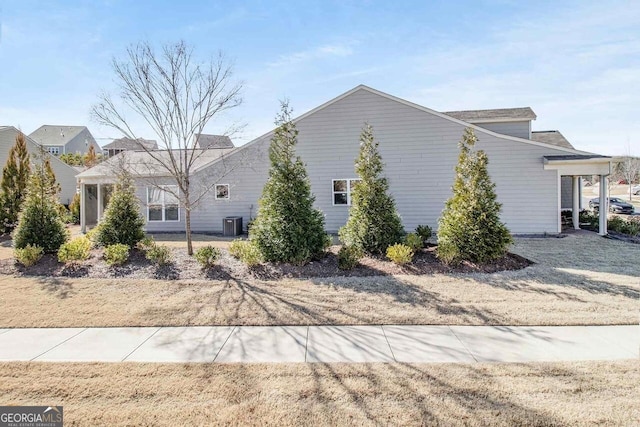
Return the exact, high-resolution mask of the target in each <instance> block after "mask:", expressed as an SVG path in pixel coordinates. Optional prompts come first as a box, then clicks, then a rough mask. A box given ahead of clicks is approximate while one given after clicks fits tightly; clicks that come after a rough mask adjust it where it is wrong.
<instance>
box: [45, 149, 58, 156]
mask: <svg viewBox="0 0 640 427" xmlns="http://www.w3.org/2000/svg"><path fill="white" fill-rule="evenodd" d="M48 150H49V153H50V154H53V155H54V156H57V155H58V154H60V147H49V148H48Z"/></svg>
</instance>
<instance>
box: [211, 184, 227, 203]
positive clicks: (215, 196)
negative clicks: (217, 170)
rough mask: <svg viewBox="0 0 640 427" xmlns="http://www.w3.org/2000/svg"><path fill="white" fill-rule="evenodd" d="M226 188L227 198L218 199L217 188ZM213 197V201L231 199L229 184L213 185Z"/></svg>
mask: <svg viewBox="0 0 640 427" xmlns="http://www.w3.org/2000/svg"><path fill="white" fill-rule="evenodd" d="M219 186H220V187H221V186H226V187H227V197H218V187H219ZM213 196H214V198H215V200H229V199H231V186H230V185H229V184H215V185H214V186H213Z"/></svg>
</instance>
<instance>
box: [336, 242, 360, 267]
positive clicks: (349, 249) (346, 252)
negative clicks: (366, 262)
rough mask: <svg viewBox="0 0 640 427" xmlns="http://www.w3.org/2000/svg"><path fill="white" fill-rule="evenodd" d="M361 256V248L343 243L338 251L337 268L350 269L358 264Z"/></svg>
mask: <svg viewBox="0 0 640 427" xmlns="http://www.w3.org/2000/svg"><path fill="white" fill-rule="evenodd" d="M360 258H362V250H361V249H360V248H356V247H355V246H347V245H343V246H342V247H341V248H340V250H339V251H338V268H339V269H340V270H351V269H352V268H355V266H356V265H358V262H359V261H360Z"/></svg>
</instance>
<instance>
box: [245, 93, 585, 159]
mask: <svg viewBox="0 0 640 427" xmlns="http://www.w3.org/2000/svg"><path fill="white" fill-rule="evenodd" d="M360 90H365V91H367V92H370V93H373V94H375V95H378V96H381V97H383V98H386V99H389V100H391V101H394V102H397V103H399V104H402V105H406V106H408V107H411V108H415V109H417V110H420V111H424V112H425V113H429V114H432V115H434V116H437V117H440V118H443V119H445V120H448V121H450V122H454V123H458V124H460V125H463V126H466V127H470V128H472V129H473V130H474V131H475V132H476V133H480V134H485V135H491V136H494V137H496V138H499V139H505V140H509V141H515V142H519V143H522V144H529V145H535V146H538V147H546V148H553V149H555V150H558V151H566V152H568V153H573V154H595V153H590V152H587V151H581V150H576V149H575V148H565V147H558V146H555V145H551V144H548V143H544V142H538V141H532V140H530V139H524V138H518V137H517V136H511V135H504V134H501V133H497V132H493V131H491V130H489V129H485V128H482V127H480V126H476V125H474V124H473V123H469V122H465V121H463V120H460V119H456V118H455V117H452V116H449V115H447V114H445V113H441V112H439V111H436V110H432V109H430V108H427V107H424V106H422V105H419V104H416V103H413V102H411V101H407V100H406V99H402V98H398V97H397V96H393V95H390V94H388V93H385V92H382V91H379V90H377V89H373V88H371V87H369V86H366V85H363V84H361V85H358V86H356V87H354V88H353V89H351V90H349V91H347V92H345V93H343V94H342V95H338V96H336V97H335V98H333V99H331V100H329V101H327V102H325V103H324V104H321V105H319V106H318V107H316V108H314V109H312V110H309V111H307V112H306V113H304V114H302V115H301V116H298V117H296V118H295V119H293V122H294V123H297V122H299V121H300V120H303V119H305V118H307V117H309V116H311V115H313V114H315V113H317V112H318V111H321V110H324V109H325V108H327V107H329V106H331V105H333V104H335V103H336V102H338V101H341V100H343V99H344V98H346V97H348V96H350V95H352V94H354V93H356V92H358V91H360ZM274 131H275V129H272V130H270V131H269V132H267V133H265V134H264V135H261V136H259V137H257V138H255V139H254V140H252V141H250V142H248V143H246V144H244V145H243V146H241V147H238V150H241V149H245V148H247V147H250V146H251V145H253V144H256V143H258V142H259V141H261V140H264V139H265V138H269V137H271V136H272V135H273V133H274Z"/></svg>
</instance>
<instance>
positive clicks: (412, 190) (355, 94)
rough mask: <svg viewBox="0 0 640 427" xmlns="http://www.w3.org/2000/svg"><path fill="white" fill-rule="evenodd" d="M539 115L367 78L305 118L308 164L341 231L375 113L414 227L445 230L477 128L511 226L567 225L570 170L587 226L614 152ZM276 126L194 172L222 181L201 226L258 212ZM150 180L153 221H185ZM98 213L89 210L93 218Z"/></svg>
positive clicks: (332, 224)
mask: <svg viewBox="0 0 640 427" xmlns="http://www.w3.org/2000/svg"><path fill="white" fill-rule="evenodd" d="M534 119H535V114H534V113H533V111H531V109H530V108H518V109H505V110H482V111H474V112H470V111H458V112H449V113H441V112H437V111H434V110H431V109H428V108H426V107H423V106H420V105H417V104H414V103H411V102H408V101H406V100H403V99H400V98H397V97H394V96H392V95H389V94H386V93H383V92H380V91H377V90H375V89H372V88H369V87H366V86H362V85H361V86H358V87H356V88H354V89H352V90H350V91H348V92H346V93H344V94H342V95H340V96H338V97H337V98H334V99H332V100H331V101H328V102H327V103H325V104H323V105H321V106H319V107H317V108H315V109H313V110H311V111H309V112H307V113H305V114H303V115H302V116H300V117H298V118H296V119H295V122H296V124H297V127H298V130H299V139H298V146H297V148H296V151H297V154H298V155H299V156H300V157H301V158H302V160H303V161H304V162H305V163H306V166H307V172H308V174H309V179H310V181H311V188H312V191H313V193H314V195H315V197H316V201H315V204H316V207H318V208H319V209H321V210H322V211H323V212H324V215H325V221H326V229H327V231H329V232H336V231H337V230H338V229H339V228H340V227H341V226H342V225H344V224H345V222H346V220H347V217H348V214H349V206H350V191H351V182H352V180H353V179H355V178H357V176H356V173H355V169H354V162H355V159H356V157H357V155H358V149H359V136H360V132H361V130H362V127H363V125H364V124H365V122H366V123H369V124H371V125H372V126H373V130H374V135H375V138H376V140H378V141H379V142H380V147H379V148H380V152H381V154H382V157H383V161H384V163H385V171H384V173H385V175H386V176H387V178H388V179H389V183H390V191H391V193H392V195H393V197H394V198H395V201H396V205H397V208H398V211H399V213H400V216H401V217H402V221H403V223H404V226H405V228H406V229H407V230H412V229H413V228H415V227H416V226H417V225H419V224H426V225H429V226H431V227H433V228H434V229H436V228H437V224H438V218H439V217H440V215H441V213H442V210H443V208H444V204H445V201H446V200H447V199H448V198H449V197H450V196H451V186H452V184H453V179H454V167H455V165H456V162H457V157H458V153H459V148H458V141H459V140H460V139H461V137H462V134H463V132H464V129H465V128H467V127H471V128H473V129H474V130H475V132H476V135H477V136H478V138H479V142H478V147H477V148H478V149H482V150H485V151H486V152H487V154H488V156H489V173H490V174H491V177H492V179H493V180H494V182H495V183H496V190H497V194H498V200H499V201H500V202H501V203H502V204H503V211H502V220H503V221H505V222H506V224H507V226H508V227H509V229H510V230H511V232H512V233H514V234H531V233H558V232H560V231H561V222H560V210H561V209H562V184H561V183H562V177H563V176H567V177H568V181H567V183H568V184H566V185H565V187H566V186H567V185H568V191H569V194H570V198H571V200H572V201H573V203H574V204H573V205H572V207H576V208H575V209H574V211H575V213H576V218H575V220H576V221H575V225H576V226H577V212H578V209H577V207H578V204H579V201H578V195H579V189H580V178H579V177H580V176H581V175H591V174H598V175H601V176H602V177H603V179H606V178H605V177H606V175H608V174H609V171H610V161H611V159H610V158H608V157H604V156H599V155H597V154H593V153H586V152H583V151H578V150H575V149H574V148H572V147H570V146H563V145H562V144H557V143H554V142H552V141H546V142H545V141H536V140H534V139H532V138H531V136H532V132H531V120H534ZM272 135H273V131H271V132H269V133H267V134H265V135H263V136H261V137H259V138H257V139H255V140H253V141H251V142H249V143H247V144H246V145H244V146H241V147H237V148H233V149H230V150H226V151H225V152H224V153H221V154H220V155H218V156H217V157H212V158H211V159H210V161H209V162H208V163H204V164H203V165H202V166H201V167H199V169H198V171H197V173H196V174H195V176H194V179H193V181H195V182H207V183H210V184H211V185H215V186H214V187H213V188H214V190H213V191H211V192H210V193H209V194H208V196H207V197H206V198H205V199H204V200H203V201H202V203H201V204H200V205H199V207H198V209H197V210H196V211H194V212H193V213H192V229H193V230H194V231H200V232H213V233H218V232H221V231H222V223H223V218H224V217H227V216H241V217H243V220H244V223H245V224H246V222H247V221H248V220H249V219H251V218H254V217H255V216H256V213H257V209H258V200H259V198H260V196H261V192H262V187H263V185H264V183H265V181H266V179H267V176H268V169H269V161H268V148H269V142H270V139H271V137H272ZM221 151H222V150H221ZM116 159H117V157H116V158H114V159H112V160H114V161H115V160H116ZM101 167H102V169H99V167H95V168H92V169H89V170H87V171H85V172H83V173H81V174H80V175H78V179H79V182H80V185H81V186H82V189H83V190H82V191H87V189H89V188H93V187H94V186H96V185H97V186H100V185H104V184H109V183H110V182H113V177H112V176H110V175H111V174H110V173H109V172H108V169H107V168H108V162H107V164H106V165H105V164H103V165H101ZM157 178H158V177H156V179H157ZM145 179H146V178H145V177H142V176H141V177H139V179H138V180H137V185H138V196H139V198H140V200H141V203H142V206H143V207H142V210H143V213H144V215H145V218H146V219H147V225H146V228H147V230H148V231H182V230H184V215H182V213H181V212H179V211H180V209H179V208H178V207H177V206H176V202H175V200H174V199H173V198H172V197H171V196H170V195H167V194H163V192H162V191H156V190H157V186H156V188H151V187H149V186H148V182H147V183H146V182H145ZM167 184H170V179H168V178H167ZM92 191H93V190H92ZM87 209H88V210H91V209H92V208H87ZM159 210H160V211H161V212H160V213H159V212H158V211H159ZM176 210H177V211H178V212H176ZM83 211H84V209H83ZM98 215H99V214H98ZM95 219H96V218H89V217H88V216H87V217H86V218H85V222H83V225H84V226H85V227H86V226H88V225H91V223H92V222H95Z"/></svg>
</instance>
